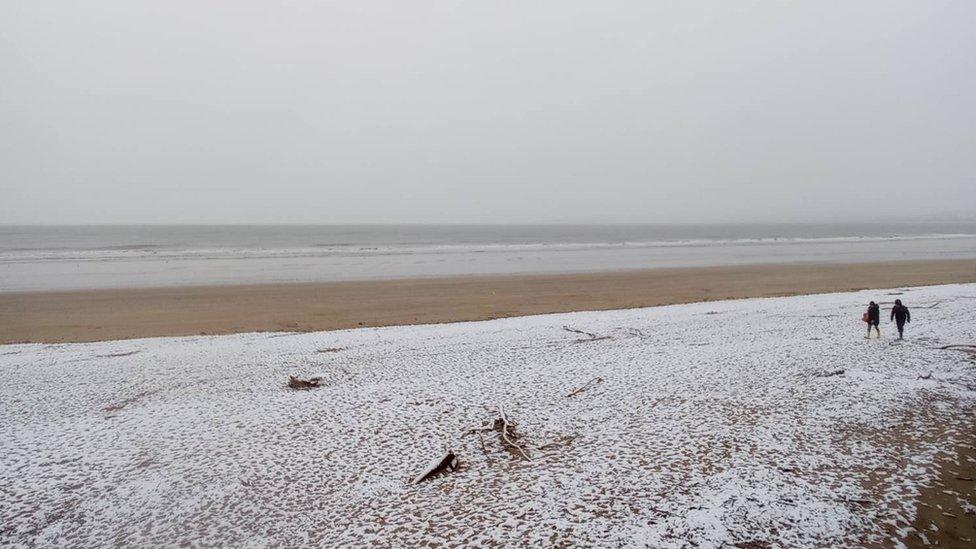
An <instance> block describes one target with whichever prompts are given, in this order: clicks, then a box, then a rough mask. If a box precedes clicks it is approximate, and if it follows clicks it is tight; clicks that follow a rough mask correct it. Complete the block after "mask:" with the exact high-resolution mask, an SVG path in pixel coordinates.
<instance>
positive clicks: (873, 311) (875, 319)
mask: <svg viewBox="0 0 976 549" xmlns="http://www.w3.org/2000/svg"><path fill="white" fill-rule="evenodd" d="M878 324H881V307H878V304H877V303H875V302H873V301H872V302H871V303H869V304H868V335H866V336H864V337H865V339H868V338H870V337H871V327H872V326H874V331H876V332H878V339H881V328H878Z"/></svg>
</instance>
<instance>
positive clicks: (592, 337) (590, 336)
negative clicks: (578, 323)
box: [563, 326, 597, 339]
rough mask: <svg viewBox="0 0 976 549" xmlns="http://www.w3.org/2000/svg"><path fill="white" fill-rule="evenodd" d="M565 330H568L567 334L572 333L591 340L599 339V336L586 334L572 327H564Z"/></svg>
mask: <svg viewBox="0 0 976 549" xmlns="http://www.w3.org/2000/svg"><path fill="white" fill-rule="evenodd" d="M563 330H566V331H567V332H571V333H574V334H580V335H585V336H586V337H588V338H590V339H596V337H597V335H596V334H594V333H591V332H584V331H583V330H577V329H576V328H572V327H570V326H563Z"/></svg>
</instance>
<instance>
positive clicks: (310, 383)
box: [288, 376, 322, 389]
mask: <svg viewBox="0 0 976 549" xmlns="http://www.w3.org/2000/svg"><path fill="white" fill-rule="evenodd" d="M321 386H322V378H320V377H312V378H309V379H299V378H297V377H295V376H288V388H290V389H315V388H316V387H321Z"/></svg>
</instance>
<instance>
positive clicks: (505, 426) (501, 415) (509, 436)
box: [495, 406, 532, 461]
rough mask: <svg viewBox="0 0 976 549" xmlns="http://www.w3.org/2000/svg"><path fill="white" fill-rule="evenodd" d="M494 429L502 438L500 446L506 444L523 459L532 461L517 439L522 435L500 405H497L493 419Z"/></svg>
mask: <svg viewBox="0 0 976 549" xmlns="http://www.w3.org/2000/svg"><path fill="white" fill-rule="evenodd" d="M495 430H497V431H498V433H499V436H500V438H501V439H502V446H507V449H508V450H509V451H510V452H512V453H516V454H519V455H521V456H522V457H523V458H524V459H525V461H532V458H530V457H529V454H528V453H527V452H526V451H525V446H523V445H522V443H521V442H520V441H519V439H520V438H522V437H521V435H519V434H518V432H517V431H516V430H515V423H514V422H512V421H511V420H509V419H508V415H507V414H505V410H504V409H502V407H501V406H499V407H498V419H496V420H495Z"/></svg>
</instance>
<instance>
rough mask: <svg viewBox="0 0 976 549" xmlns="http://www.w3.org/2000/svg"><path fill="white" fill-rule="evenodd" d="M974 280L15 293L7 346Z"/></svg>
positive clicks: (928, 274)
mask: <svg viewBox="0 0 976 549" xmlns="http://www.w3.org/2000/svg"><path fill="white" fill-rule="evenodd" d="M963 282H976V260H936V261H901V262H884V263H845V264H837V263H828V264H781V265H752V266H726V267H705V268H676V269H648V270H635V271H616V272H606V273H586V274H539V275H512V276H466V277H440V278H411V279H395V280H371V281H352V282H330V283H303V284H262V285H223V286H198V287H172V288H131V289H117V290H82V291H60V292H23V293H16V292H12V293H0V343H14V342H50V343H54V342H83V341H102V340H114V339H130V338H142V337H154V336H185V335H200V334H207V335H213V334H229V333H239V332H256V331H257V332H260V331H294V332H309V331H318V330H339V329H347V328H358V327H364V326H393V325H406V324H427V323H443V322H457V321H469V320H485V319H492V318H502V317H514V316H523V315H532V314H542V313H556V312H570V311H586V310H609V309H627V308H635V307H649V306H656V305H668V304H676V303H691V302H697V301H712V300H721V299H738V298H750V297H772V296H789V295H801V294H816V293H827V292H840V291H850V290H858V289H863V288H894V287H901V286H921V285H933V284H949V283H963ZM909 305H911V304H909Z"/></svg>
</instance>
